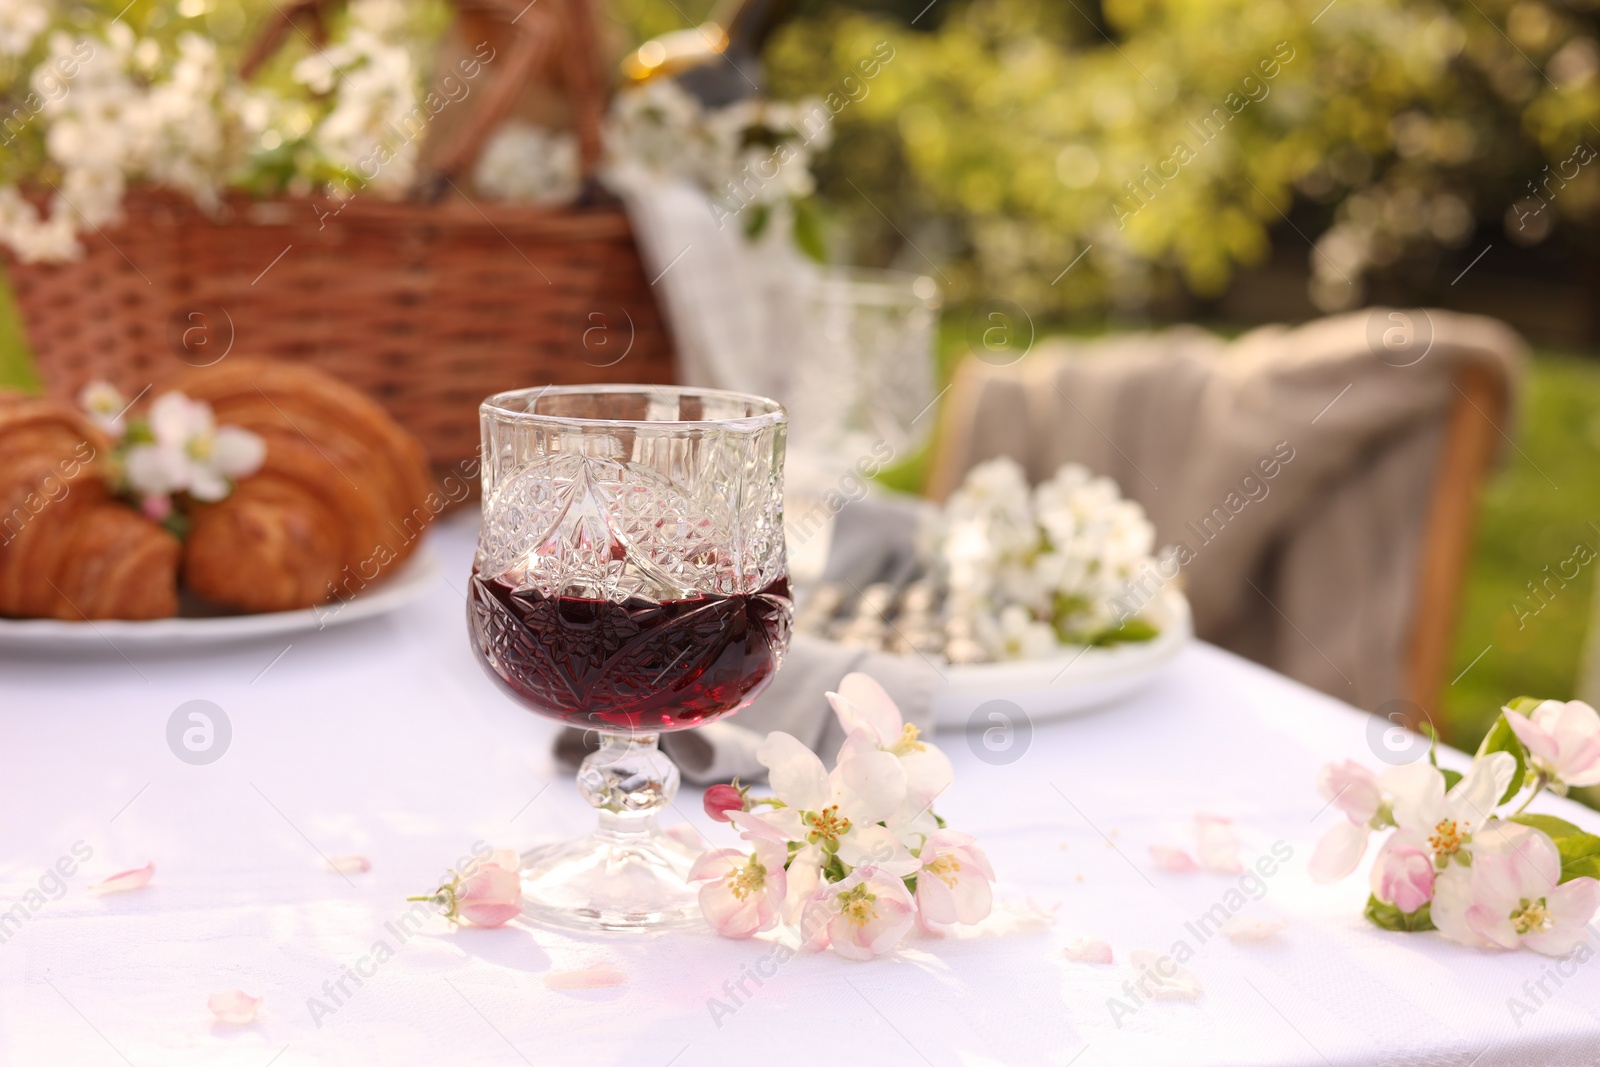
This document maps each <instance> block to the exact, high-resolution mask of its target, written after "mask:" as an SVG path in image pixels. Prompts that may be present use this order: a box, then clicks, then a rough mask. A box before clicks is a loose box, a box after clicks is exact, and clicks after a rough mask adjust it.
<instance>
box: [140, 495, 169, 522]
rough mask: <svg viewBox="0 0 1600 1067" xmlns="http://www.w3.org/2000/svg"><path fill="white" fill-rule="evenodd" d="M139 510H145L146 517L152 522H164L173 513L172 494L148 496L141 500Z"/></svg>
mask: <svg viewBox="0 0 1600 1067" xmlns="http://www.w3.org/2000/svg"><path fill="white" fill-rule="evenodd" d="M139 510H140V511H142V512H144V517H145V518H147V519H149V520H150V521H151V522H163V521H165V520H166V517H167V516H168V515H171V514H172V498H171V497H170V496H147V497H144V498H142V499H141V500H140V501H139Z"/></svg>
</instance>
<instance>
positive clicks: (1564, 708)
mask: <svg viewBox="0 0 1600 1067" xmlns="http://www.w3.org/2000/svg"><path fill="white" fill-rule="evenodd" d="M1504 711H1505V718H1506V723H1507V724H1508V725H1509V726H1510V727H1511V730H1512V732H1513V733H1515V734H1516V735H1517V740H1519V741H1521V742H1522V743H1523V745H1525V746H1526V747H1527V749H1528V762H1529V764H1530V765H1531V766H1532V767H1533V769H1534V771H1535V772H1537V773H1539V774H1542V775H1544V776H1545V777H1546V778H1548V779H1550V780H1551V781H1554V782H1558V783H1560V785H1561V786H1563V787H1565V786H1575V785H1580V786H1581V785H1596V784H1600V714H1596V713H1595V710H1594V708H1592V707H1590V706H1589V705H1588V704H1585V703H1584V702H1583V701H1581V700H1569V701H1566V702H1565V703H1563V702H1562V701H1559V700H1542V701H1540V702H1539V703H1538V705H1537V706H1535V707H1534V709H1533V710H1532V711H1530V712H1528V714H1527V715H1522V714H1520V713H1519V712H1516V711H1513V710H1512V709H1511V708H1506V709H1504Z"/></svg>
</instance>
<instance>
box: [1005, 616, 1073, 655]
mask: <svg viewBox="0 0 1600 1067" xmlns="http://www.w3.org/2000/svg"><path fill="white" fill-rule="evenodd" d="M1059 647H1060V643H1059V642H1058V641H1057V640H1056V631H1055V628H1054V627H1052V626H1051V625H1050V624H1049V623H1047V622H1040V621H1039V620H1037V619H1035V618H1034V617H1033V616H1032V615H1030V614H1029V613H1028V610H1027V609H1026V608H1024V607H1022V606H1021V605H1019V604H1007V605H1006V606H1005V607H1004V608H1001V609H1000V649H999V651H1000V658H1001V659H1044V658H1046V657H1048V656H1050V655H1053V654H1054V653H1055V651H1056V649H1057V648H1059Z"/></svg>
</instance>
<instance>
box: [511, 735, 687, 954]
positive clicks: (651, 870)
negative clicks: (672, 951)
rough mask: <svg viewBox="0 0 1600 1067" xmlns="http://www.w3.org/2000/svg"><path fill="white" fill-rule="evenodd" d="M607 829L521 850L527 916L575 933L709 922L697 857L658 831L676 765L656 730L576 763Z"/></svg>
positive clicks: (611, 739)
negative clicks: (694, 872)
mask: <svg viewBox="0 0 1600 1067" xmlns="http://www.w3.org/2000/svg"><path fill="white" fill-rule="evenodd" d="M578 791H579V792H580V793H582V794H583V796H584V799H586V800H588V801H589V803H590V804H592V805H593V806H594V807H595V808H596V809H598V813H599V816H600V828H599V829H598V830H596V831H595V832H594V833H592V834H589V835H587V836H585V837H580V838H578V839H577V840H574V841H562V842H558V843H556V844H553V845H543V846H541V847H539V848H535V849H532V850H530V851H528V852H525V853H523V854H522V914H523V915H524V916H526V917H527V918H529V919H531V920H533V921H535V922H541V923H547V924H549V925H552V926H561V927H565V928H567V929H571V930H660V929H670V928H673V927H682V926H694V925H698V924H700V923H702V922H704V919H703V918H702V917H701V914H700V899H699V887H698V886H693V885H690V884H689V869H690V868H691V867H693V866H694V862H695V860H696V859H697V858H698V857H699V853H698V852H696V851H695V850H694V849H692V848H690V847H689V846H687V845H685V844H683V843H682V842H680V841H678V840H677V839H676V838H674V837H671V836H669V835H668V834H665V833H663V832H662V831H661V829H660V828H659V827H658V826H657V825H656V815H657V813H658V812H660V811H662V810H663V809H665V808H666V807H667V806H668V805H669V804H670V803H671V802H672V797H673V794H675V793H676V792H677V791H678V768H677V767H676V766H674V765H673V763H672V761H671V760H670V759H668V758H667V757H666V755H665V754H664V753H663V752H662V751H661V749H660V748H659V747H657V738H656V737H654V736H640V737H634V736H628V735H625V734H604V735H602V736H601V743H600V748H599V749H597V750H596V751H594V752H591V753H590V754H589V755H588V756H587V757H586V758H585V759H584V761H583V764H582V766H581V767H579V769H578Z"/></svg>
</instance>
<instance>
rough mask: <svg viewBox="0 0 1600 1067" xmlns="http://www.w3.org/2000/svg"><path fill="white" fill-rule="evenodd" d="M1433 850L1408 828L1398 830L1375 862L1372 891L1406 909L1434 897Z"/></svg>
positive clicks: (1416, 907) (1389, 902)
mask: <svg viewBox="0 0 1600 1067" xmlns="http://www.w3.org/2000/svg"><path fill="white" fill-rule="evenodd" d="M1433 878H1434V863H1433V852H1432V850H1431V849H1429V848H1428V846H1427V843H1426V842H1424V841H1421V840H1419V839H1418V838H1417V836H1416V835H1415V834H1413V833H1411V832H1410V831H1408V830H1396V831H1395V832H1394V833H1393V834H1390V835H1389V840H1387V841H1385V842H1384V843H1383V847H1382V848H1380V849H1379V850H1378V858H1377V860H1375V861H1374V862H1373V864H1372V895H1373V896H1375V897H1377V898H1378V899H1379V900H1381V901H1383V902H1384V903H1385V904H1393V905H1394V906H1395V907H1397V908H1399V909H1400V910H1401V911H1403V912H1405V913H1407V914H1408V915H1409V914H1410V913H1411V912H1414V911H1416V910H1417V909H1418V908H1420V907H1422V906H1423V905H1424V904H1426V903H1428V902H1429V901H1430V900H1432V899H1433Z"/></svg>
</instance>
